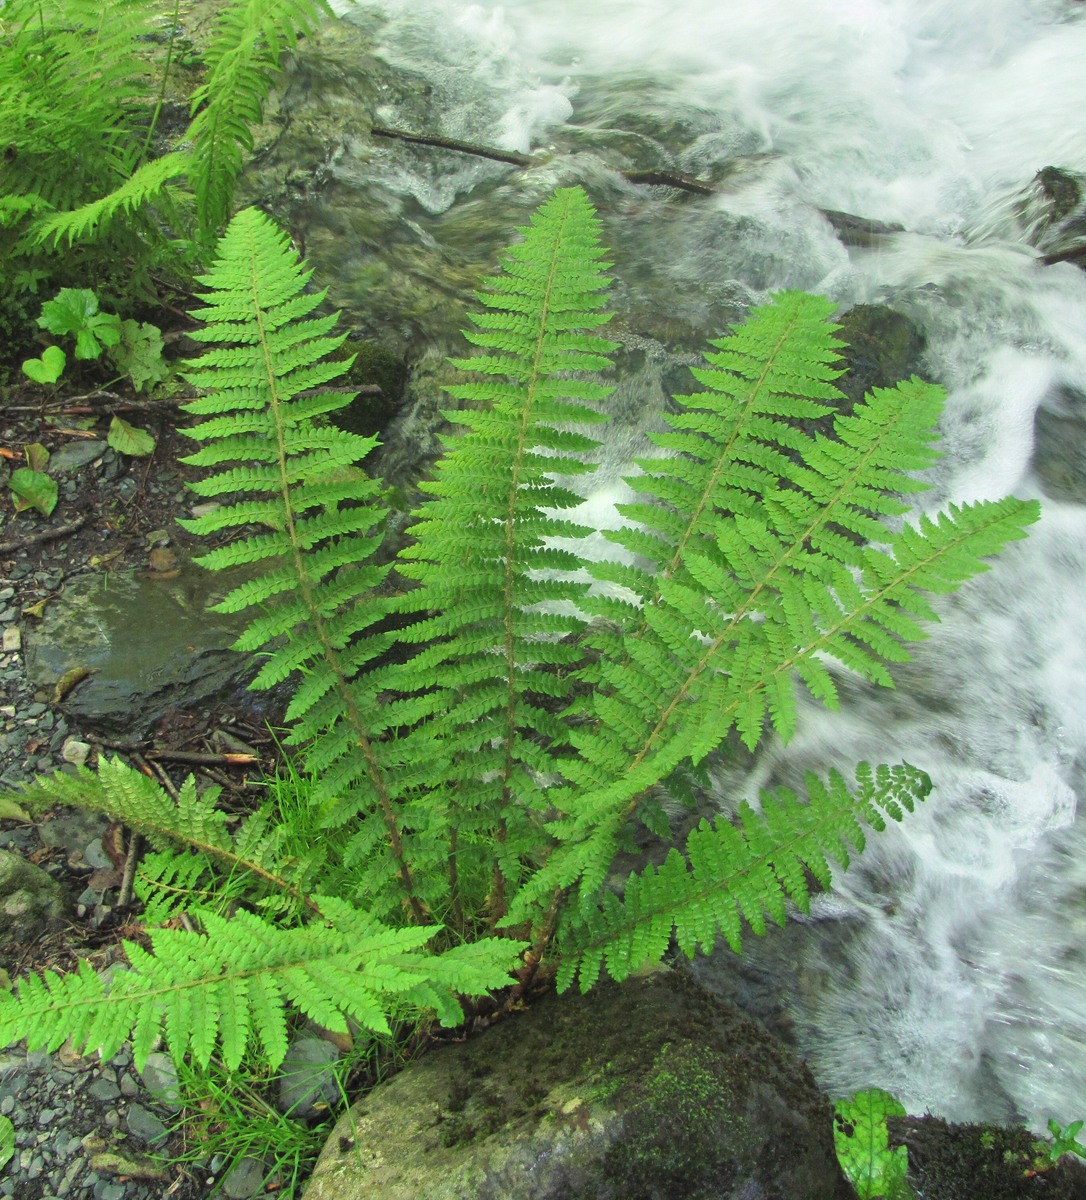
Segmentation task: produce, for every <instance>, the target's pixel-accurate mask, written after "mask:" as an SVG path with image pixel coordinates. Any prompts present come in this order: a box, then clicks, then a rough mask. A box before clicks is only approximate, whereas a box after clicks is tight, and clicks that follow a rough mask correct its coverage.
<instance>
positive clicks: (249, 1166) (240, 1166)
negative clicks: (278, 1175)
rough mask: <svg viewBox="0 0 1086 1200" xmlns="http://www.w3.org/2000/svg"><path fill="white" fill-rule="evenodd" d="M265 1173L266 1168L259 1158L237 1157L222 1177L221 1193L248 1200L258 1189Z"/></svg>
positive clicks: (240, 1199) (261, 1184)
mask: <svg viewBox="0 0 1086 1200" xmlns="http://www.w3.org/2000/svg"><path fill="white" fill-rule="evenodd" d="M267 1173H268V1168H267V1167H266V1166H265V1165H264V1163H263V1162H262V1161H261V1160H260V1159H257V1158H239V1159H238V1161H237V1162H236V1163H234V1165H233V1166H232V1167H231V1168H230V1170H229V1171H227V1173H226V1175H225V1176H224V1177H223V1181H222V1192H223V1195H224V1196H230V1197H232V1200H249V1197H250V1196H255V1195H256V1194H257V1193H258V1192H259V1191H260V1189H261V1187H262V1186H263V1183H264V1176H265V1175H266V1174H267Z"/></svg>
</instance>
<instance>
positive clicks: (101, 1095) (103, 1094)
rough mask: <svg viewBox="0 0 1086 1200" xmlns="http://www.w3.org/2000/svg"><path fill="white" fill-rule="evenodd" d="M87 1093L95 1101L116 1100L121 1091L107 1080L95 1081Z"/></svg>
mask: <svg viewBox="0 0 1086 1200" xmlns="http://www.w3.org/2000/svg"><path fill="white" fill-rule="evenodd" d="M87 1091H88V1092H89V1093H90V1095H92V1096H93V1097H94V1098H95V1100H116V1099H117V1097H118V1096H119V1095H120V1094H121V1089H120V1088H119V1087H118V1086H117V1085H116V1084H115V1083H111V1082H110V1081H109V1080H108V1079H96V1080H95V1081H94V1082H93V1083H92V1084H91V1085H90V1087H89V1088H87Z"/></svg>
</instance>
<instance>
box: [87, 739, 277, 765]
mask: <svg viewBox="0 0 1086 1200" xmlns="http://www.w3.org/2000/svg"><path fill="white" fill-rule="evenodd" d="M98 744H99V745H100V746H102V747H103V748H104V749H106V750H119V751H121V753H122V754H131V755H132V756H133V757H135V758H144V759H146V760H147V761H148V762H149V763H151V762H178V763H188V764H190V765H191V766H197V767H248V766H252V765H253V763H258V762H260V758H259V757H258V756H257V755H256V754H239V753H235V752H228V753H223V754H209V753H205V752H203V751H200V750H169V749H163V750H157V749H155V748H154V747H151V748H148V747H146V746H143V745H133V744H132V743H131V742H107V741H100V742H99V743H98Z"/></svg>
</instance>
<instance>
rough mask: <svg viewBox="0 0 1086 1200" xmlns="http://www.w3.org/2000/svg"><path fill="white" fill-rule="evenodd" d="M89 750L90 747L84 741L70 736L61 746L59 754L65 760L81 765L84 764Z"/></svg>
mask: <svg viewBox="0 0 1086 1200" xmlns="http://www.w3.org/2000/svg"><path fill="white" fill-rule="evenodd" d="M90 752H91V748H90V746H89V745H88V744H87V743H86V742H81V741H80V740H79V739H78V738H74V737H70V738H68V739H67V740H66V741H65V743H64V745H63V747H61V751H60V756H61V758H63V759H64V761H65V762H70V763H75V765H76V766H77V767H82V766H85V765H86V762H87V758H88V756H89V755H90Z"/></svg>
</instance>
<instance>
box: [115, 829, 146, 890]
mask: <svg viewBox="0 0 1086 1200" xmlns="http://www.w3.org/2000/svg"><path fill="white" fill-rule="evenodd" d="M142 850H143V838H142V837H140V835H139V834H138V833H136V832H135V831H133V832H132V833H131V834H130V835H129V838H128V853H127V854H126V855H125V859H124V872H123V874H122V875H121V889H120V891H119V892H118V893H117V907H118V908H124V907H125V905H126V904H128V902H129V901H130V900H131V899H132V882H133V880H134V879H135V877H136V863H137V862H138V861H139V857H140V852H141V851H142Z"/></svg>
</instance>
